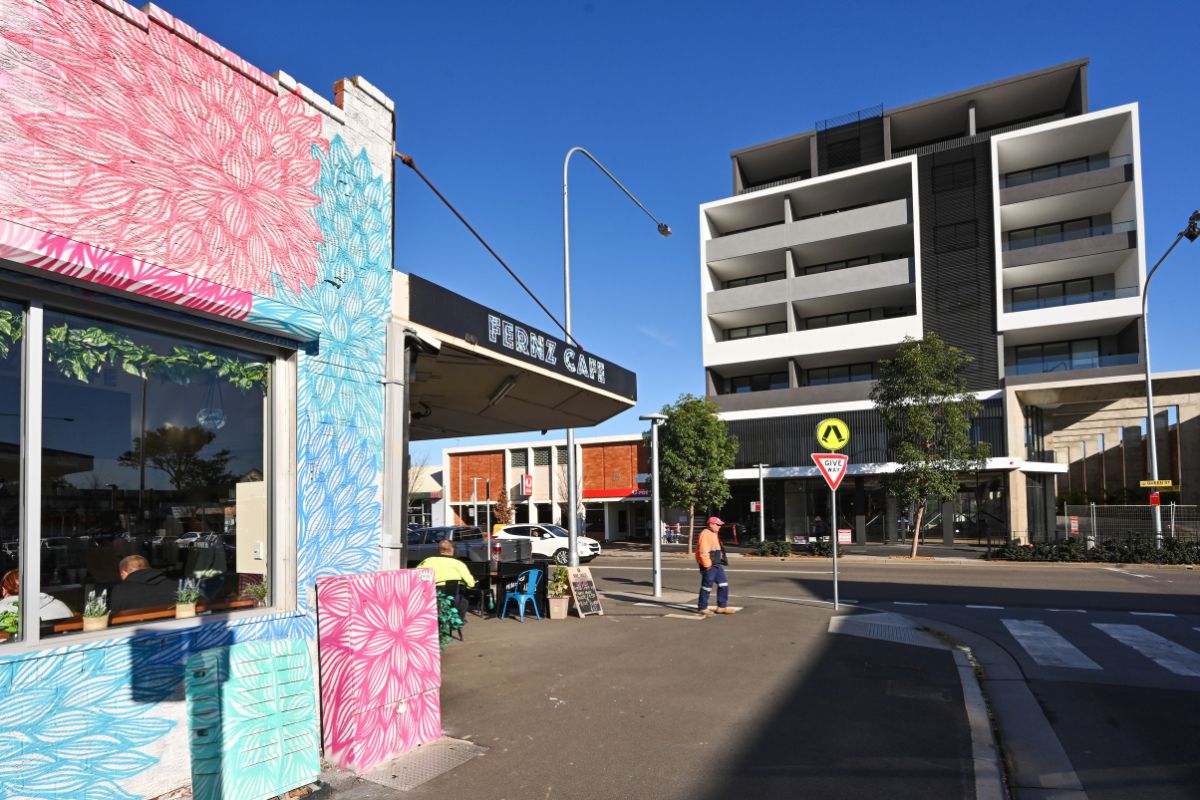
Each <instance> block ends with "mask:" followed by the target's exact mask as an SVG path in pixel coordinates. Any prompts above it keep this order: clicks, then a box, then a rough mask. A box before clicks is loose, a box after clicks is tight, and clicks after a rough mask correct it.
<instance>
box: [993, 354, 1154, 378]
mask: <svg viewBox="0 0 1200 800" xmlns="http://www.w3.org/2000/svg"><path fill="white" fill-rule="evenodd" d="M1139 363H1140V357H1139V356H1138V354H1137V353H1114V354H1113V355H1107V356H1096V355H1087V356H1082V357H1079V356H1072V355H1061V356H1058V355H1056V356H1046V355H1043V356H1042V357H1040V358H1031V359H1027V360H1018V361H1016V362H1015V363H1012V364H1005V365H1004V372H1005V374H1006V375H1017V376H1019V375H1038V376H1041V377H1051V378H1061V377H1063V376H1064V374H1065V373H1069V372H1079V371H1081V370H1097V369H1104V368H1107V367H1129V366H1137V365H1138V364H1139Z"/></svg>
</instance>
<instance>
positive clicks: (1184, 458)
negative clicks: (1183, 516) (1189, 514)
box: [1178, 395, 1200, 505]
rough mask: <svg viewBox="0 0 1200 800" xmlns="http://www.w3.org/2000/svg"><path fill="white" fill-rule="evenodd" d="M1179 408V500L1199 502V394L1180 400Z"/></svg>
mask: <svg viewBox="0 0 1200 800" xmlns="http://www.w3.org/2000/svg"><path fill="white" fill-rule="evenodd" d="M1178 408H1179V423H1178V424H1179V465H1180V473H1181V474H1180V476H1179V485H1180V488H1181V489H1182V490H1183V491H1182V492H1181V493H1180V502H1181V503H1185V504H1187V505H1197V504H1200V396H1198V395H1192V396H1190V397H1189V398H1188V399H1187V400H1182V399H1181V402H1180V403H1179V405H1178Z"/></svg>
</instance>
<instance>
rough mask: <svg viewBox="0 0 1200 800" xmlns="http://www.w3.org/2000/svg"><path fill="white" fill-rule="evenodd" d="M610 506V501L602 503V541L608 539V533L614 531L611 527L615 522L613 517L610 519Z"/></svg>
mask: <svg viewBox="0 0 1200 800" xmlns="http://www.w3.org/2000/svg"><path fill="white" fill-rule="evenodd" d="M612 506H613V504H612V503H605V504H604V541H606V542H607V541H610V534H611V533H613V532H614V530H613V529H614V528H616V523H615V522H613V519H612V517H613V508H612ZM581 532H582V531H581Z"/></svg>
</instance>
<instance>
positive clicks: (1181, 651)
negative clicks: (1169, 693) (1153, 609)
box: [1092, 622, 1200, 678]
mask: <svg viewBox="0 0 1200 800" xmlns="http://www.w3.org/2000/svg"><path fill="white" fill-rule="evenodd" d="M1092 625H1093V626H1095V627H1096V628H1099V629H1100V630H1102V631H1104V632H1105V633H1107V634H1108V635H1109V636H1111V637H1113V638H1114V639H1116V640H1117V641H1118V642H1120V643H1121V644H1124V645H1128V646H1130V647H1132V648H1133V649H1134V650H1137V651H1138V652H1139V653H1141V654H1142V655H1144V656H1145V657H1146V658H1149V659H1150V660H1152V661H1154V662H1155V663H1157V664H1158V665H1159V666H1160V667H1163V668H1165V669H1168V670H1170V671H1171V672H1174V673H1175V674H1176V675H1187V676H1190V677H1193V678H1200V655H1198V654H1196V653H1193V652H1192V651H1191V650H1188V649H1187V648H1186V647H1184V646H1183V645H1179V644H1175V643H1174V642H1172V641H1171V640H1170V639H1167V638H1165V637H1162V636H1159V635H1158V634H1157V633H1154V632H1153V631H1148V630H1146V629H1145V628H1143V627H1142V626H1141V625H1113V624H1105V623H1103V622H1093V623H1092Z"/></svg>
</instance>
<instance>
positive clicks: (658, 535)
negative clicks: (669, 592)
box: [638, 414, 668, 597]
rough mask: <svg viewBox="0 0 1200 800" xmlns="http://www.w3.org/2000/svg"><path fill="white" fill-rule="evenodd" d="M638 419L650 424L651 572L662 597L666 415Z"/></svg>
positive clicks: (655, 586)
mask: <svg viewBox="0 0 1200 800" xmlns="http://www.w3.org/2000/svg"><path fill="white" fill-rule="evenodd" d="M638 419H640V420H643V421H645V422H649V423H650V503H651V510H650V572H651V574H652V575H653V584H654V596H655V597H662V509H661V508H660V506H659V502H658V426H659V425H662V424H663V423H664V422H666V421H667V419H668V417H667V415H666V414H644V415H643V416H640V417H638Z"/></svg>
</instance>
